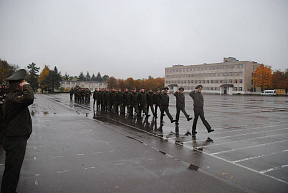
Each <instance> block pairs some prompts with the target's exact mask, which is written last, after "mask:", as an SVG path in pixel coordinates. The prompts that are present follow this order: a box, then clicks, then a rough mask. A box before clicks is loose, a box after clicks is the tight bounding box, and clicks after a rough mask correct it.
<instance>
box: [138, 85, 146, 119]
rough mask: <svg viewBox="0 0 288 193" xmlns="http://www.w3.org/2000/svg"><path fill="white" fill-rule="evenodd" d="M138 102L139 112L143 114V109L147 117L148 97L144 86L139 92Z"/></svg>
mask: <svg viewBox="0 0 288 193" xmlns="http://www.w3.org/2000/svg"><path fill="white" fill-rule="evenodd" d="M138 103H139V113H140V115H141V113H142V111H143V113H144V114H145V115H146V117H148V116H149V115H148V113H147V98H146V93H145V89H144V88H142V89H141V90H140V93H139V94H138Z"/></svg>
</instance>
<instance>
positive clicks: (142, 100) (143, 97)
mask: <svg viewBox="0 0 288 193" xmlns="http://www.w3.org/2000/svg"><path fill="white" fill-rule="evenodd" d="M138 102H139V104H140V105H146V104H147V99H146V93H145V92H140V93H139V95H138Z"/></svg>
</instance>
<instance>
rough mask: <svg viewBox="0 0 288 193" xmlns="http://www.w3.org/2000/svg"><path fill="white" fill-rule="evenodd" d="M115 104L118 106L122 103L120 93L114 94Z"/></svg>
mask: <svg viewBox="0 0 288 193" xmlns="http://www.w3.org/2000/svg"><path fill="white" fill-rule="evenodd" d="M116 102H117V104H118V105H120V104H122V103H123V93H122V92H117V94H116Z"/></svg>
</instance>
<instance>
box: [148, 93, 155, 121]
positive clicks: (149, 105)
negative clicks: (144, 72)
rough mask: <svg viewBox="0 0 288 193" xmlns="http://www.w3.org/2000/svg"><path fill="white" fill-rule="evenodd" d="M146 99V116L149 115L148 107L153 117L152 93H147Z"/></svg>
mask: <svg viewBox="0 0 288 193" xmlns="http://www.w3.org/2000/svg"><path fill="white" fill-rule="evenodd" d="M146 99H147V114H148V113H149V107H150V109H151V111H152V113H153V115H154V116H155V111H154V107H153V103H154V93H153V92H148V93H147V94H146Z"/></svg>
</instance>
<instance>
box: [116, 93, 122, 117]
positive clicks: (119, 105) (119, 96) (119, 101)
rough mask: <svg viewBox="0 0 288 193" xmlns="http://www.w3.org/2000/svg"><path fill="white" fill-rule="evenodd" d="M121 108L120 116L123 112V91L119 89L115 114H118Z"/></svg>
mask: <svg viewBox="0 0 288 193" xmlns="http://www.w3.org/2000/svg"><path fill="white" fill-rule="evenodd" d="M119 108H120V114H122V112H123V93H122V91H121V89H118V92H117V94H116V103H115V112H116V113H118V110H119Z"/></svg>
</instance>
